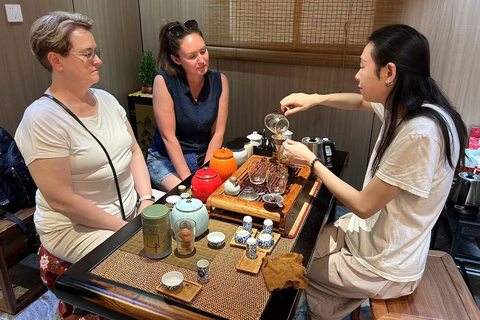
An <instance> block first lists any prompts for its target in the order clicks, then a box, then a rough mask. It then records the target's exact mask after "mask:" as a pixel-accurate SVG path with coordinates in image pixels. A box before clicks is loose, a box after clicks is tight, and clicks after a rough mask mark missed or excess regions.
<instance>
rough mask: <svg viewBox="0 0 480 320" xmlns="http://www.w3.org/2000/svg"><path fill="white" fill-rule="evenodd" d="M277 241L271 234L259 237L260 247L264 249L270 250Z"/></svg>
mask: <svg viewBox="0 0 480 320" xmlns="http://www.w3.org/2000/svg"><path fill="white" fill-rule="evenodd" d="M274 243H275V240H274V239H273V237H272V235H271V234H266V233H262V234H261V235H259V236H258V246H259V247H260V248H262V249H268V248H271V247H272V246H273V244H274Z"/></svg>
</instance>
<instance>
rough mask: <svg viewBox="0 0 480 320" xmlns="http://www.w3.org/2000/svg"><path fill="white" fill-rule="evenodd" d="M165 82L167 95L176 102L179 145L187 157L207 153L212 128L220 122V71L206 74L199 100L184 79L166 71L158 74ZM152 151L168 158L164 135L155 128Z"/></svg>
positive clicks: (174, 103) (176, 134)
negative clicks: (194, 96)
mask: <svg viewBox="0 0 480 320" xmlns="http://www.w3.org/2000/svg"><path fill="white" fill-rule="evenodd" d="M158 74H159V75H161V76H162V77H163V79H165V84H166V85H167V89H168V92H169V93H170V96H171V97H172V100H173V105H174V110H175V122H176V127H175V128H176V131H175V136H176V137H177V139H178V142H180V146H181V148H182V151H183V153H184V154H187V153H195V154H200V153H205V152H207V149H208V144H209V143H210V139H211V136H210V129H211V128H212V125H213V123H214V122H215V120H216V119H217V114H218V102H219V100H220V95H221V94H222V79H221V74H220V72H212V71H210V70H209V71H207V73H206V74H205V83H204V85H203V88H202V90H201V91H200V94H199V95H198V99H197V101H195V99H194V98H193V96H192V93H191V91H190V86H189V85H188V82H187V78H186V77H185V76H183V75H182V76H180V77H170V76H169V75H167V74H166V73H165V72H159V73H158ZM152 148H153V149H154V150H155V151H158V152H159V153H160V154H162V155H163V156H166V157H168V153H167V149H166V147H165V144H164V143H163V140H162V136H161V135H160V132H159V131H158V128H155V136H154V138H153V146H152Z"/></svg>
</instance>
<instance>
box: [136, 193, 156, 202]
mask: <svg viewBox="0 0 480 320" xmlns="http://www.w3.org/2000/svg"><path fill="white" fill-rule="evenodd" d="M144 200H150V201H153V202H155V197H154V196H153V195H148V196H143V197H140V198H139V199H138V203H141V202H142V201H144Z"/></svg>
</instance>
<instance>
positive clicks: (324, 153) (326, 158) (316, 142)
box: [302, 137, 336, 167]
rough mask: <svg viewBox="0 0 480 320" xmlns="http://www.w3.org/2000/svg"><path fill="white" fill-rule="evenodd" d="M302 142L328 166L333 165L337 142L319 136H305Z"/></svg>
mask: <svg viewBox="0 0 480 320" xmlns="http://www.w3.org/2000/svg"><path fill="white" fill-rule="evenodd" d="M302 143H303V144H304V145H306V146H307V147H308V149H310V151H312V152H313V154H315V155H316V156H317V157H318V158H320V160H321V161H322V163H323V165H324V166H326V167H331V166H332V162H333V161H334V160H335V157H336V153H335V143H333V141H330V140H328V138H323V139H321V138H317V137H305V138H303V139H302Z"/></svg>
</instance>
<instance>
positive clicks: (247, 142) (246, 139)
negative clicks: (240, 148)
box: [233, 137, 252, 145]
mask: <svg viewBox="0 0 480 320" xmlns="http://www.w3.org/2000/svg"><path fill="white" fill-rule="evenodd" d="M233 141H239V142H241V143H243V144H244V145H246V144H249V143H252V142H251V141H250V139H248V138H247V137H238V138H235V139H233Z"/></svg>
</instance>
